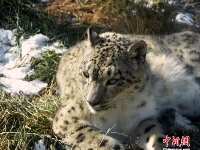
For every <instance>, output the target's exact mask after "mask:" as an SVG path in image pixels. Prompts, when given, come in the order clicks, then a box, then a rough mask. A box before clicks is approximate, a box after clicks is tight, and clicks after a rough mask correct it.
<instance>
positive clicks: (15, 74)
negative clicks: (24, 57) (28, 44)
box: [2, 67, 29, 79]
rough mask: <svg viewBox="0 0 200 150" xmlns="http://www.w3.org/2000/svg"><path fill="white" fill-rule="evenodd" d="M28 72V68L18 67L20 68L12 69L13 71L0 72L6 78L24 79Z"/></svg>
mask: <svg viewBox="0 0 200 150" xmlns="http://www.w3.org/2000/svg"><path fill="white" fill-rule="evenodd" d="M28 71H29V68H28V67H20V68H13V69H4V70H3V71H2V74H3V75H4V77H6V78H11V79H24V78H25V77H26V74H27V72H28Z"/></svg>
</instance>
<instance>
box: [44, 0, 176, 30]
mask: <svg viewBox="0 0 200 150" xmlns="http://www.w3.org/2000/svg"><path fill="white" fill-rule="evenodd" d="M146 5H147V3H146V1H145V0H143V1H141V2H140V3H134V1H132V0H130V1H127V0H121V1H120V0H117V1H115V0H104V1H102V0H94V1H91V0H86V1H74V2H70V1H68V0H65V1H62V3H61V1H60V0H55V1H53V2H52V3H51V4H49V5H48V6H47V7H46V12H47V13H48V14H49V15H53V16H55V17H57V18H59V21H60V22H61V23H64V22H66V21H69V20H70V19H72V18H75V19H76V20H77V21H74V22H72V24H80V23H82V24H86V25H93V26H98V27H99V26H100V27H104V28H109V29H110V28H112V29H113V30H115V31H118V32H123V33H140V34H149V33H150V34H160V33H163V32H164V33H170V32H173V31H174V30H175V26H174V21H175V19H174V18H175V15H176V11H175V10H176V7H175V6H174V5H170V4H168V3H167V1H155V3H154V4H153V6H152V7H146ZM133 12H135V13H133Z"/></svg>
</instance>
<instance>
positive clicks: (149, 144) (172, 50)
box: [53, 29, 200, 150]
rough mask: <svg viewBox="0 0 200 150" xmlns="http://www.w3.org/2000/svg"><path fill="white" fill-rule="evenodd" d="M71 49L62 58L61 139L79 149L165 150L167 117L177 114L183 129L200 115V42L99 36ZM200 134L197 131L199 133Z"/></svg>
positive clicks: (186, 36) (56, 124)
mask: <svg viewBox="0 0 200 150" xmlns="http://www.w3.org/2000/svg"><path fill="white" fill-rule="evenodd" d="M87 37H88V38H87V39H86V40H84V41H82V42H79V43H78V44H76V45H75V46H73V47H71V48H70V49H69V50H68V51H67V52H66V53H65V54H64V55H63V56H62V58H61V60H60V63H59V67H58V71H57V83H58V86H59V89H60V106H59V108H58V110H57V113H56V115H55V118H54V121H53V130H54V132H55V134H56V135H57V136H58V137H60V138H61V139H62V141H63V142H65V143H66V144H67V145H70V146H72V149H80V150H97V149H98V150H125V149H126V145H133V144H136V145H137V146H138V147H140V148H142V149H144V150H159V149H162V148H164V147H165V144H164V143H163V139H164V138H165V136H166V133H165V130H164V128H163V125H162V123H161V121H160V119H159V118H160V116H161V113H162V112H163V110H168V109H172V110H174V111H175V113H174V116H175V120H176V121H174V122H175V123H177V124H180V125H182V126H185V127H186V128H190V127H191V125H190V122H189V120H187V119H186V118H185V117H184V116H185V115H188V116H197V115H198V114H200V109H199V107H200V94H199V91H200V87H199V75H200V74H199V73H200V72H199V69H200V67H199V62H200V35H199V34H196V33H193V32H191V31H184V32H180V33H174V34H171V35H160V36H159V35H157V36H155V35H124V34H119V33H115V32H105V33H101V34H98V33H96V32H93V31H92V29H88V31H87ZM191 128H193V127H191Z"/></svg>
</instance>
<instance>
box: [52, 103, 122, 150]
mask: <svg viewBox="0 0 200 150" xmlns="http://www.w3.org/2000/svg"><path fill="white" fill-rule="evenodd" d="M70 103H72V102H71V101H70V102H69V103H68V104H67V105H65V106H61V107H60V109H59V110H58V112H57V114H56V116H55V118H54V121H53V130H54V132H55V133H56V134H57V135H58V137H60V138H61V139H62V140H63V141H64V142H65V143H66V144H67V145H70V146H72V147H73V149H78V150H97V149H98V150H124V147H123V146H122V144H121V143H119V142H118V141H117V140H115V139H113V138H111V137H109V136H107V135H105V134H103V133H101V132H100V130H99V129H98V128H96V127H94V126H92V125H91V124H89V123H88V122H87V121H86V120H84V119H83V118H84V117H83V116H84V115H85V114H84V111H83V110H81V109H85V108H84V107H82V106H81V105H79V104H70Z"/></svg>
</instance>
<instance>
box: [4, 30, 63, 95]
mask: <svg viewBox="0 0 200 150" xmlns="http://www.w3.org/2000/svg"><path fill="white" fill-rule="evenodd" d="M21 41H22V43H21V47H18V46H17V44H16V36H15V34H14V31H11V30H4V29H0V91H2V90H4V91H7V92H9V93H12V94H18V93H19V92H23V93H24V94H27V95H35V94H38V92H39V91H41V90H42V89H43V88H45V87H47V83H43V82H42V81H39V80H34V81H25V77H26V76H30V75H31V74H34V70H30V62H31V59H32V58H33V57H34V58H38V57H41V56H42V54H43V53H44V52H45V51H55V53H59V54H62V53H63V52H64V51H66V50H67V49H66V48H64V46H63V45H62V44H60V43H59V42H55V43H52V44H48V42H49V38H48V37H47V36H45V35H42V34H36V35H34V36H32V37H30V38H28V39H23V38H22V39H21ZM2 85H3V86H2Z"/></svg>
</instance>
